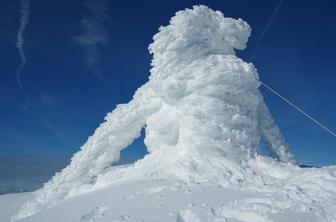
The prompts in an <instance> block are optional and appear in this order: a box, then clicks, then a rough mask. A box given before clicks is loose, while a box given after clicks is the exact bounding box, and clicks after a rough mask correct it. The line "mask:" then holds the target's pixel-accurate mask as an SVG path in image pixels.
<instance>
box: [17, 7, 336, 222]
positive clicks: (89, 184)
mask: <svg viewBox="0 0 336 222" xmlns="http://www.w3.org/2000/svg"><path fill="white" fill-rule="evenodd" d="M250 32H251V30H250V27H249V25H248V24H247V23H246V22H244V21H243V20H242V19H232V18H226V17H224V15H223V14H222V13H221V12H219V11H214V10H212V9H210V8H208V7H206V6H194V7H193V9H186V10H182V11H179V12H177V13H176V15H175V16H174V17H173V18H172V19H171V21H170V23H169V25H167V26H165V27H160V29H159V32H158V33H157V34H156V35H155V36H154V42H153V43H152V44H151V45H150V46H149V50H150V53H152V54H153V60H152V69H151V75H150V77H149V81H148V82H147V83H146V84H144V85H143V86H141V87H140V88H139V89H138V90H137V91H136V93H135V95H134V97H133V99H132V100H131V101H130V102H129V103H127V104H121V105H118V106H117V108H116V109H115V110H113V111H112V112H111V113H109V114H107V116H106V118H105V122H104V123H102V124H101V125H100V126H99V127H98V128H97V129H96V131H95V133H94V134H93V135H92V136H91V137H90V138H89V139H88V141H87V142H86V143H85V144H84V145H83V146H82V148H81V150H80V151H79V152H78V153H76V154H75V155H74V157H73V158H72V161H71V163H70V164H69V165H68V166H67V167H66V168H65V169H64V170H62V171H61V172H60V173H58V174H56V175H55V176H54V177H53V178H52V180H51V181H49V182H48V183H46V184H45V185H44V187H43V188H42V189H40V190H38V191H36V192H35V193H33V194H32V196H31V198H30V199H29V201H27V202H26V203H25V204H24V205H23V206H22V207H21V209H20V210H19V212H18V213H17V214H16V215H15V216H14V217H13V220H14V221H16V220H20V221H21V219H22V221H35V222H36V221H38V222H39V221H52V220H53V219H52V218H57V220H58V221H60V220H61V221H80V222H84V221H85V222H87V221H96V220H97V221H111V220H112V219H113V220H112V221H118V220H119V221H123V220H128V219H129V218H131V217H132V218H136V220H135V219H130V221H137V220H138V221H179V222H181V221H184V222H187V221H188V222H189V221H193V222H195V221H283V220H279V218H280V219H281V218H287V219H288V218H292V219H293V218H296V217H297V218H299V219H298V220H303V221H304V220H306V219H307V218H308V219H309V220H311V221H335V220H336V168H335V167H326V168H320V169H315V168H311V169H309V168H306V169H303V168H300V167H298V166H297V165H295V160H294V158H293V156H292V154H291V153H290V152H289V151H288V146H287V144H286V142H285V140H284V139H283V137H282V135H281V133H280V131H279V129H278V127H277V125H276V124H275V122H274V120H273V119H272V117H271V115H270V113H269V111H268V109H267V106H266V104H265V102H264V100H263V97H262V95H261V93H260V91H259V86H260V82H259V81H258V74H257V70H256V68H255V67H254V66H253V64H251V63H246V62H244V61H243V60H241V59H240V58H238V57H236V56H235V52H234V50H235V49H238V50H242V49H244V48H245V47H246V43H247V40H248V38H249V36H250ZM142 128H145V130H146V137H145V144H146V146H147V148H148V151H149V154H148V155H146V156H145V158H143V159H142V160H139V161H137V162H136V163H134V164H132V165H128V166H125V167H115V166H111V165H112V164H113V163H115V162H117V161H118V160H119V158H120V151H121V150H122V149H124V148H126V147H127V146H128V145H129V144H131V143H132V142H133V140H134V139H135V138H138V137H139V135H140V131H141V129H142ZM261 140H263V141H264V142H265V143H266V144H267V145H268V148H269V150H270V153H271V156H272V157H274V158H270V157H263V156H261V154H260V150H259V146H260V141H261ZM141 181H144V182H141ZM151 181H161V182H160V183H159V184H160V186H159V188H155V187H154V188H153V184H152V182H151ZM143 183H145V184H147V183H149V185H148V186H147V185H146V186H145V187H146V189H147V188H148V189H150V190H152V191H153V190H154V191H155V190H159V191H158V192H159V193H160V192H161V191H160V190H161V189H164V190H165V191H164V192H163V191H162V192H161V194H162V195H163V196H165V197H167V198H168V199H169V200H167V201H163V202H162V203H161V202H160V201H157V200H156V199H155V200H153V199H151V198H154V196H155V195H154V194H152V193H151V192H147V193H146V192H140V193H142V194H143V193H145V194H146V195H145V196H146V198H144V199H142V200H141V201H136V200H135V199H136V198H135V199H134V198H133V199H132V200H133V202H127V204H124V205H123V204H121V202H120V201H119V200H120V199H119V198H120V197H119V196H120V195H121V194H122V193H123V191H122V190H123V189H125V190H124V191H125V192H126V191H127V192H130V191H129V190H132V189H133V188H134V189H140V188H141V186H142V184H143ZM175 183H178V184H183V186H185V188H186V189H188V190H189V189H190V190H191V192H193V189H196V190H202V189H203V188H204V189H206V190H207V189H211V188H210V187H218V186H219V187H221V188H222V189H220V190H216V191H214V192H213V193H212V192H208V193H206V195H204V196H202V195H201V194H200V193H196V194H195V195H190V198H186V197H185V196H186V195H187V194H185V193H183V194H182V193H181V190H183V189H184V188H181V189H177V190H178V191H176V192H177V195H176V196H174V195H175V194H174V192H172V191H170V189H172V185H171V184H175ZM125 184H128V185H125ZM165 187H168V188H167V189H166V188H165ZM173 187H174V186H173ZM188 187H190V188H188ZM147 191H148V190H147ZM171 192H172V193H171ZM200 192H201V191H200ZM154 193H155V192H154ZM187 193H188V192H187ZM134 195H135V194H134ZM135 196H136V195H135ZM240 196H242V198H240ZM137 197H138V196H137ZM140 197H141V195H140V196H139V198H140ZM125 198H126V199H127V198H128V197H125ZM197 198H200V199H197ZM140 199H141V198H140ZM95 201H96V202H95ZM200 201H208V202H211V203H210V205H206V203H205V202H204V203H200ZM93 203H95V204H96V205H94V206H93V205H92V204H93ZM155 204H158V206H157V205H155ZM123 206H124V207H125V208H127V210H125V214H124V215H116V213H119V212H122V211H121V210H120V208H122V207H123ZM145 206H146V207H145ZM173 206H175V207H176V209H175V210H174V209H173ZM92 207H93V208H92ZM84 210H85V212H86V213H84V214H82V213H83V212H84ZM161 211H162V212H161ZM168 211H172V212H170V213H171V214H172V215H173V216H172V217H170V219H167V218H166V217H165V216H167V214H170V213H168ZM174 212H175V213H174ZM130 214H132V215H130ZM79 215H81V216H80V217H78V216H79ZM107 215H109V216H107ZM116 216H118V217H119V219H115V217H116ZM60 218H62V219H60ZM104 218H106V219H104ZM172 218H173V219H172ZM295 220H296V219H295Z"/></svg>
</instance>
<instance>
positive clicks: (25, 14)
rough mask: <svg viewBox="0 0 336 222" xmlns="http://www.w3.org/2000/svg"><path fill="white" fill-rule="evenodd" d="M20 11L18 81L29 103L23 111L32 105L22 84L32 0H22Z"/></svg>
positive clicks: (17, 43) (17, 45) (17, 44)
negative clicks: (24, 45) (25, 39)
mask: <svg viewBox="0 0 336 222" xmlns="http://www.w3.org/2000/svg"><path fill="white" fill-rule="evenodd" d="M20 12H21V18H20V26H19V30H18V32H17V39H16V47H17V49H18V51H19V56H20V58H21V63H20V65H19V67H18V68H17V71H16V82H17V84H18V85H19V87H20V89H21V90H22V92H23V94H24V95H25V97H26V98H27V103H26V105H25V106H24V107H23V110H22V111H23V112H24V111H25V110H26V109H27V108H28V107H29V106H30V99H29V98H28V95H27V92H26V90H25V88H24V87H23V85H22V82H21V73H22V70H23V68H24V67H25V66H26V63H27V59H26V55H25V52H24V49H23V44H24V33H25V30H26V26H27V25H28V23H29V14H30V0H21V1H20Z"/></svg>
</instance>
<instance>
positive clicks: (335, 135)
mask: <svg viewBox="0 0 336 222" xmlns="http://www.w3.org/2000/svg"><path fill="white" fill-rule="evenodd" d="M259 81H260V80H259ZM260 83H261V84H262V85H263V86H265V88H267V89H268V90H270V91H271V92H272V93H274V94H275V95H277V96H279V97H280V98H281V99H283V100H284V101H285V102H287V103H288V104H289V105H291V106H292V107H294V108H295V109H296V110H298V111H299V112H301V113H302V114H303V115H305V116H306V117H308V118H309V119H311V120H312V121H313V122H314V123H316V124H317V125H318V126H320V127H321V128H322V129H324V130H325V131H327V132H328V133H330V134H331V135H333V136H334V137H336V133H334V132H333V131H331V130H330V129H328V128H327V127H326V126H325V125H323V124H322V123H320V122H319V121H317V120H316V119H314V118H313V117H311V116H310V115H309V114H307V113H306V112H304V111H303V110H302V109H300V108H299V107H297V106H296V105H294V104H293V103H292V102H291V101H289V100H288V99H286V98H285V97H283V96H281V95H280V94H279V93H278V92H276V91H275V90H274V89H272V88H271V87H270V86H268V85H267V84H265V83H263V82H262V81H260Z"/></svg>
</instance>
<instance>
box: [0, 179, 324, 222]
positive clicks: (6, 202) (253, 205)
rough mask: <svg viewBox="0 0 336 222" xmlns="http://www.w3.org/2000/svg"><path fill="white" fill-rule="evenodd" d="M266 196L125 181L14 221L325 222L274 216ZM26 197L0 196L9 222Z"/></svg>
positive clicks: (303, 214) (310, 216) (287, 213)
mask: <svg viewBox="0 0 336 222" xmlns="http://www.w3.org/2000/svg"><path fill="white" fill-rule="evenodd" d="M268 195H269V194H268V193H267V192H261V191H248V190H238V189H231V188H226V187H222V186H219V185H206V184H198V185H197V184H195V185H190V184H189V185H187V184H185V183H183V182H173V181H168V180H142V181H128V182H121V183H119V184H114V185H112V186H109V187H107V188H104V189H100V190H98V191H94V192H90V193H87V194H83V195H79V196H76V197H73V198H69V199H67V200H65V201H63V202H61V203H60V204H58V205H56V206H54V207H51V208H49V209H46V210H43V211H40V212H39V213H37V214H35V215H33V216H30V217H27V218H24V219H22V220H19V221H20V222H46V221H48V222H59V221H62V222H93V221H97V222H121V221H126V222H127V221H129V222H131V221H132V222H133V221H134V222H154V221H160V222H198V221H200V222H201V221H202V222H206V221H217V222H220V221H232V222H233V221H234V222H238V221H244V222H245V221H246V222H254V221H256V222H257V221H258V222H262V221H274V222H276V221H325V220H324V219H323V218H322V217H319V216H318V213H317V212H315V211H314V210H313V209H310V210H308V209H304V207H302V208H291V207H289V208H288V209H284V210H282V211H279V212H278V211H275V210H274V209H275V208H273V206H272V205H273V204H274V205H276V204H277V203H271V202H269V197H268ZM28 196H29V193H22V194H10V195H3V196H0V206H1V207H0V215H1V219H0V221H1V222H9V221H10V216H12V215H13V214H14V212H15V211H16V210H18V206H19V204H22V202H23V201H24V200H25V199H26V198H27V197H28Z"/></svg>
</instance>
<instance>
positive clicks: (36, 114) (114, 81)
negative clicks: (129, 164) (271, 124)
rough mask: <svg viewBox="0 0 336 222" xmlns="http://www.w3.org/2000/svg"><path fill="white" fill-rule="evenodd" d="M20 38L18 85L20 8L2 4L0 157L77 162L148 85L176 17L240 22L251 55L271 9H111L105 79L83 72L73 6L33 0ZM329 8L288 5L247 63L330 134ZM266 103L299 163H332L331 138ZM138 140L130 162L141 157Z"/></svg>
mask: <svg viewBox="0 0 336 222" xmlns="http://www.w3.org/2000/svg"><path fill="white" fill-rule="evenodd" d="M31 2H32V4H31V17H30V23H29V25H28V26H27V30H26V33H25V45H24V48H25V52H26V56H27V66H26V67H25V69H24V70H23V73H22V83H23V85H24V86H25V88H26V90H27V92H28V94H29V97H30V99H31V102H32V104H31V106H30V107H29V108H28V109H27V110H26V111H25V112H24V113H22V108H23V106H24V104H25V103H26V100H25V97H24V96H23V94H22V92H21V91H20V88H19V87H18V85H17V82H16V69H17V66H18V65H19V63H20V58H19V56H18V52H17V49H16V46H15V41H16V32H17V29H18V26H19V18H20V14H19V3H18V1H14V0H0V15H1V16H0V58H1V59H0V155H25V154H30V155H34V154H47V155H56V154H59V155H64V154H71V153H74V152H75V151H77V150H78V149H79V147H80V146H81V145H82V144H83V143H84V142H85V141H86V138H87V137H88V136H89V135H91V134H92V133H93V132H94V130H95V128H96V127H97V126H98V125H99V123H100V122H102V121H103V117H104V116H105V114H106V113H107V112H110V111H111V110H113V109H114V107H115V106H116V105H117V104H119V103H126V102H128V101H129V100H130V99H131V97H132V95H133V93H134V91H135V90H136V89H137V88H138V87H139V86H141V85H142V84H143V83H145V82H146V81H147V79H148V75H149V68H150V59H151V57H150V55H149V53H148V51H147V47H148V44H149V43H150V42H151V41H152V36H153V34H155V33H156V32H157V29H158V27H159V26H160V25H165V24H167V23H168V21H169V19H170V17H171V16H173V15H174V13H175V12H176V11H177V10H180V9H184V8H186V7H191V6H192V5H194V4H205V5H208V6H210V7H211V8H213V9H218V10H221V11H222V12H223V13H224V15H226V16H229V17H234V18H238V17H240V18H243V19H244V20H245V21H247V22H248V23H249V24H250V26H251V27H252V29H253V30H252V36H251V38H250V41H249V43H248V48H247V49H246V50H245V51H243V52H239V53H238V56H240V57H242V58H244V59H245V60H247V61H250V60H248V58H249V55H250V54H251V49H252V48H253V47H255V43H256V41H257V39H258V37H259V35H260V34H261V32H262V30H263V28H264V27H265V26H266V24H267V22H268V21H269V18H270V16H271V14H272V12H273V10H274V8H275V7H276V5H277V4H278V1H271V0H254V1H252V0H222V1H220V0H217V1H215V0H214V1H186V0H183V1H181V0H174V1H173V0H171V1H112V0H111V1H109V10H108V13H109V16H110V17H111V22H110V23H109V24H107V26H106V27H107V28H108V31H109V33H110V42H109V43H108V44H106V45H104V46H103V47H100V48H99V50H100V53H101V69H102V70H103V72H104V79H103V80H100V79H97V78H96V77H95V76H94V75H93V74H92V72H90V70H88V68H87V67H86V66H85V63H84V61H83V48H82V47H81V46H80V45H78V44H76V43H75V42H74V36H77V35H80V34H81V33H82V29H81V26H80V22H81V18H82V15H83V13H85V11H84V8H83V4H82V1H79V0H72V1H69V0H58V1H52V0H31ZM335 8H336V3H335V2H334V1H333V0H320V1H307V0H296V1H289V0H285V1H284V3H283V5H282V7H281V8H280V10H279V12H278V15H277V16H276V18H275V20H274V22H273V24H272V25H271V27H270V28H269V30H268V32H267V33H266V35H265V36H264V38H263V39H262V40H261V42H260V47H259V50H258V51H257V53H256V55H255V58H254V60H253V63H254V64H255V66H256V67H257V68H258V71H259V74H260V76H261V79H262V80H263V81H264V82H266V83H267V84H269V85H270V86H272V87H273V88H274V89H276V90H277V91H278V92H280V93H281V94H282V95H284V96H285V97H287V98H288V99H290V100H291V101H293V102H294V103H295V104H297V105H298V106H299V107H301V108H303V109H304V110H305V111H307V112H308V113H310V114H311V115H312V116H314V117H316V118H317V119H318V120H320V121H321V122H323V123H325V124H326V125H327V126H328V127H329V128H331V129H334V130H336V121H335V120H336V117H335V113H336V103H335V101H336V87H335V86H336V75H335V68H334V65H335V62H336V53H335V52H336V42H335V40H336V25H335V21H336V13H335ZM262 91H263V93H264V96H265V100H266V102H267V104H268V105H269V108H270V110H271V112H272V114H273V116H274V118H275V119H276V121H277V123H278V124H279V126H280V128H281V130H282V132H283V134H284V135H285V137H286V139H287V142H288V143H289V145H290V149H291V151H292V152H293V153H294V154H295V156H296V158H297V160H298V161H300V162H302V163H306V164H313V165H328V164H336V138H335V137H332V136H331V135H329V134H327V133H326V132H324V131H323V130H321V129H320V128H319V127H317V126H316V125H315V124H314V123H312V122H311V121H310V120H308V119H307V118H306V117H304V116H303V115H302V114H300V113H298V112H297V111H295V110H294V109H293V108H291V107H289V106H288V105H287V104H286V103H284V102H283V101H282V100H281V99H279V98H277V97H275V96H274V95H273V94H271V93H270V92H269V91H267V90H265V89H262ZM144 150H145V149H144V146H143V143H142V142H141V141H137V142H136V144H134V145H133V146H132V147H131V148H130V149H128V151H126V156H127V158H130V159H132V158H137V157H138V156H140V155H142V154H143V153H144Z"/></svg>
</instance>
